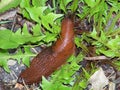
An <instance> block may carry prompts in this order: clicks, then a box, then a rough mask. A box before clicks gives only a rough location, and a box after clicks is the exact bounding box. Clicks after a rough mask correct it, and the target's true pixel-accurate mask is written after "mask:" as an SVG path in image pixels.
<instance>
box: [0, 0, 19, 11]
mask: <svg viewBox="0 0 120 90" xmlns="http://www.w3.org/2000/svg"><path fill="white" fill-rule="evenodd" d="M20 2H21V0H1V1H0V13H3V12H5V11H7V10H9V9H11V8H14V7H17V6H18V5H19V4H20Z"/></svg>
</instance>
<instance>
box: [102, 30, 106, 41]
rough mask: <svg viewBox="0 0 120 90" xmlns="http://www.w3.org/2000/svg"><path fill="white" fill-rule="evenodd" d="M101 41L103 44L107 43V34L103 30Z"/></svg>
mask: <svg viewBox="0 0 120 90" xmlns="http://www.w3.org/2000/svg"><path fill="white" fill-rule="evenodd" d="M100 40H101V41H102V42H106V41H107V36H106V35H105V32H103V31H102V30H101V35H100Z"/></svg>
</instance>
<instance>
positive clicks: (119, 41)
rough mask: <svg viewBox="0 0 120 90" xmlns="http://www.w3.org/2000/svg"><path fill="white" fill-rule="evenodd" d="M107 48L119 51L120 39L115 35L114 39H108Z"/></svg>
mask: <svg viewBox="0 0 120 90" xmlns="http://www.w3.org/2000/svg"><path fill="white" fill-rule="evenodd" d="M107 46H108V47H109V48H111V49H112V50H119V49H120V37H119V36H118V35H117V36H115V38H114V39H112V38H111V39H109V41H108V43H107Z"/></svg>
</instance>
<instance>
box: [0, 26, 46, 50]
mask: <svg viewBox="0 0 120 90" xmlns="http://www.w3.org/2000/svg"><path fill="white" fill-rule="evenodd" d="M33 33H34V32H33ZM44 37H45V36H44V35H41V33H37V34H36V33H35V34H34V35H31V34H29V32H28V30H27V26H26V24H25V25H24V26H23V32H22V34H21V30H17V32H16V33H13V32H12V31H10V30H0V38H1V39H0V44H1V45H0V48H2V49H10V48H17V47H18V46H20V45H23V44H25V43H28V42H31V43H35V42H38V41H41V40H42V39H43V38H44Z"/></svg>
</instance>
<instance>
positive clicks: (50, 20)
mask: <svg viewBox="0 0 120 90" xmlns="http://www.w3.org/2000/svg"><path fill="white" fill-rule="evenodd" d="M61 16H63V15H62V14H54V13H49V14H47V15H45V16H42V17H41V18H42V24H43V26H44V27H45V28H46V29H47V30H49V31H51V32H53V31H52V30H53V29H52V28H51V27H52V26H53V25H54V22H55V20H56V19H57V18H59V17H61Z"/></svg>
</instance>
